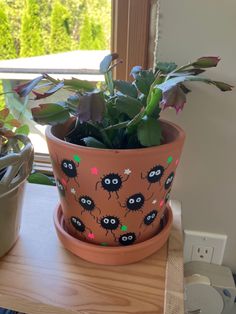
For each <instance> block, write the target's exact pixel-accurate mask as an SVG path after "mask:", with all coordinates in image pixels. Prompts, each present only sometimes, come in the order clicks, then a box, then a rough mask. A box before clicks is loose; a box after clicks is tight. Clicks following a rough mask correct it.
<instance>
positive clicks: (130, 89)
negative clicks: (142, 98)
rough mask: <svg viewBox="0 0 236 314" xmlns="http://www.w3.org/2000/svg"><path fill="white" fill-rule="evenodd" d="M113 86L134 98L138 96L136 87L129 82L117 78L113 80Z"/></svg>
mask: <svg viewBox="0 0 236 314" xmlns="http://www.w3.org/2000/svg"><path fill="white" fill-rule="evenodd" d="M114 87H115V88H116V89H117V90H118V91H120V92H121V93H122V94H124V95H127V96H130V97H134V98H137V97H138V91H137V89H136V87H135V86H134V85H133V84H132V83H130V82H126V81H122V80H117V81H114Z"/></svg>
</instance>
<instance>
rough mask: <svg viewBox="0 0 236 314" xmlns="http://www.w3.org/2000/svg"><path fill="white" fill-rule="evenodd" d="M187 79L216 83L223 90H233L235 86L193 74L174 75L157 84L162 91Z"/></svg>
mask: <svg viewBox="0 0 236 314" xmlns="http://www.w3.org/2000/svg"><path fill="white" fill-rule="evenodd" d="M185 81H194V82H203V83H206V84H211V85H215V86H216V87H217V88H219V89H220V90H221V91H231V90H232V87H233V86H231V85H229V84H226V83H224V82H217V81H212V80H210V79H208V78H205V77H199V76H193V75H186V76H181V77H174V78H171V79H169V80H167V81H165V82H164V83H162V84H159V85H156V87H157V88H158V89H161V90H162V92H166V91H168V90H169V89H171V88H173V87H174V86H176V85H178V84H179V83H182V82H185Z"/></svg>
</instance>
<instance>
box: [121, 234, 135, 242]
mask: <svg viewBox="0 0 236 314" xmlns="http://www.w3.org/2000/svg"><path fill="white" fill-rule="evenodd" d="M135 240H136V235H135V233H134V232H128V233H126V234H123V235H121V236H120V237H119V242H120V244H121V245H130V244H133V243H134V242H135Z"/></svg>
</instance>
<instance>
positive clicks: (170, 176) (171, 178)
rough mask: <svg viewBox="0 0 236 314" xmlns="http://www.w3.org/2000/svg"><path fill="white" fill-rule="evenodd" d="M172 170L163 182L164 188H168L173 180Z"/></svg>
mask: <svg viewBox="0 0 236 314" xmlns="http://www.w3.org/2000/svg"><path fill="white" fill-rule="evenodd" d="M174 176H175V174H174V172H171V174H170V175H169V176H168V178H167V179H166V182H165V189H166V190H168V189H169V188H170V186H171V184H172V182H173V180H174Z"/></svg>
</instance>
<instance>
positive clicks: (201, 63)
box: [192, 57, 220, 68]
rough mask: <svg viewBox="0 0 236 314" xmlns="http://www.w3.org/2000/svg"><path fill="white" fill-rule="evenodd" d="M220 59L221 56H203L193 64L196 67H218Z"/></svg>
mask: <svg viewBox="0 0 236 314" xmlns="http://www.w3.org/2000/svg"><path fill="white" fill-rule="evenodd" d="M219 61H220V58H219V57H201V58H198V59H197V60H196V61H195V62H193V63H192V65H193V66H194V67H196V68H212V67H216V66H217V64H218V63H219Z"/></svg>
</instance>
